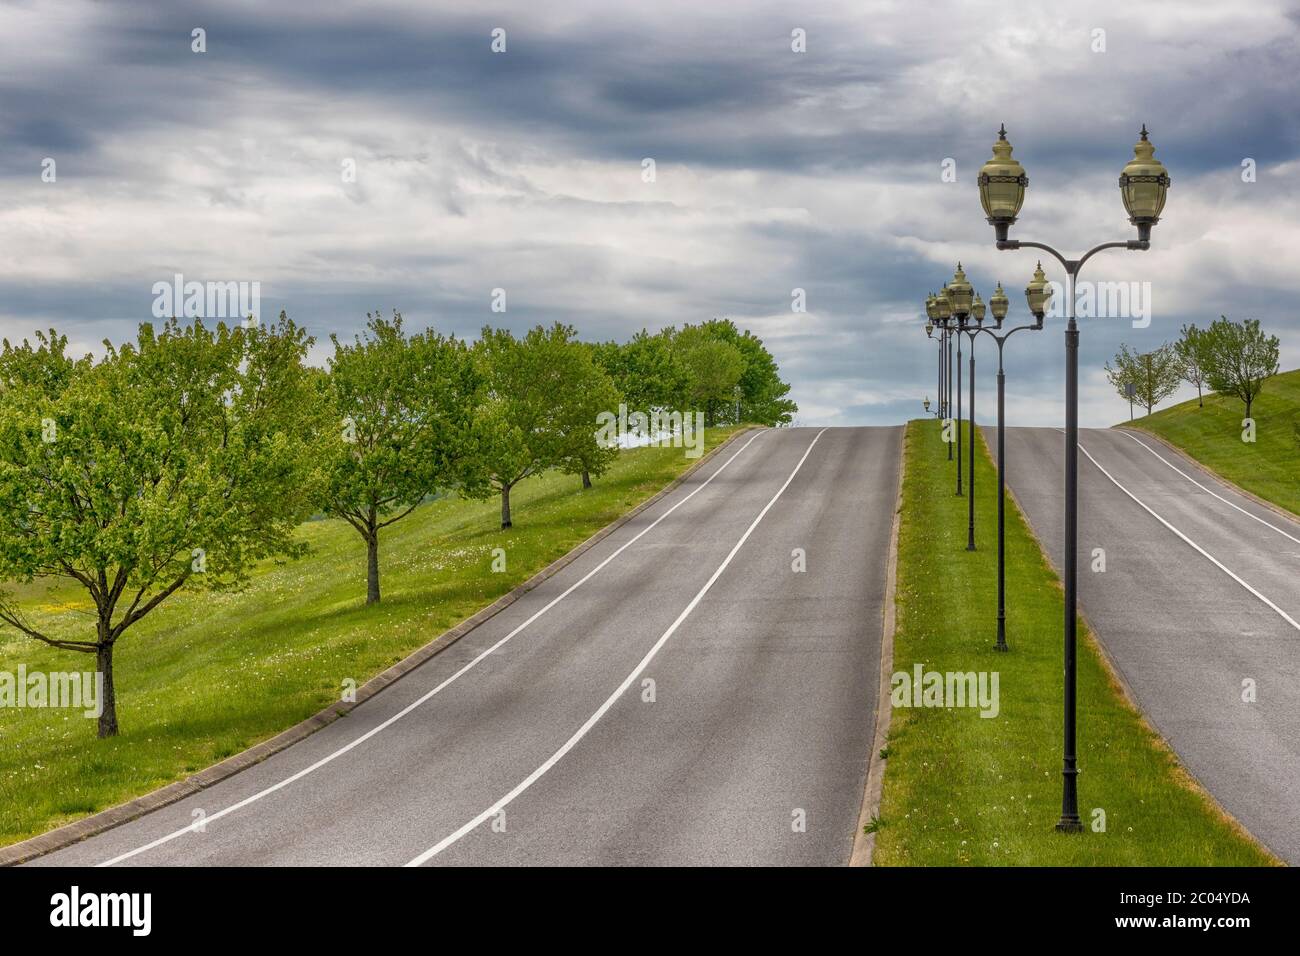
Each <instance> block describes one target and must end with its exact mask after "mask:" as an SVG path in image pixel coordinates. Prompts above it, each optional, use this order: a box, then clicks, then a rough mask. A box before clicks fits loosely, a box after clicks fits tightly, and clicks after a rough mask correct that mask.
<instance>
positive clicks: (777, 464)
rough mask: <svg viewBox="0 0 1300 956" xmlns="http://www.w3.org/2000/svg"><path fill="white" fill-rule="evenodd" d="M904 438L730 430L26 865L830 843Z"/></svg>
mask: <svg viewBox="0 0 1300 956" xmlns="http://www.w3.org/2000/svg"><path fill="white" fill-rule="evenodd" d="M901 442H902V429H901V428H855V429H827V430H818V429H803V428H798V429H779V430H767V431H763V432H760V433H757V434H756V435H754V436H753V437H752V438H751V437H742V438H740V439H739V440H738V441H737V442H735V443H733V444H732V445H731V446H730V447H728V448H727V449H724V450H723V452H722V453H721V454H720V455H718V456H715V457H714V458H713V459H711V460H710V461H709V462H708V463H707V464H706V465H705V467H704V468H702V469H701V470H700V471H698V472H696V473H695V474H694V475H693V476H692V477H691V478H690V479H689V480H687V481H686V482H685V483H684V484H683V485H682V486H680V487H679V488H677V489H676V490H675V491H674V492H673V493H672V494H670V495H667V496H665V498H663V499H661V500H660V501H659V502H657V503H656V504H655V505H654V506H653V507H651V508H649V509H647V510H646V511H645V512H642V513H641V514H640V515H638V516H637V517H636V518H635V519H633V520H632V521H630V522H629V523H628V524H626V525H624V526H623V527H622V528H620V529H618V531H616V532H615V533H614V534H612V535H611V536H609V537H608V538H606V539H605V540H603V541H601V542H600V543H599V544H597V545H596V546H595V547H593V548H592V549H591V550H589V551H587V552H586V553H585V554H583V555H582V556H581V557H579V558H578V559H577V560H576V561H575V562H574V563H573V564H571V565H569V566H568V567H566V568H565V569H564V570H562V571H561V572H559V573H558V574H556V575H555V576H553V577H552V578H550V579H548V580H547V581H546V582H545V583H543V584H542V585H540V586H539V587H538V588H536V589H535V590H534V591H532V592H530V593H529V594H527V595H526V596H524V597H523V598H522V599H520V600H519V601H517V602H515V603H514V604H512V605H511V606H509V607H508V608H506V609H505V610H504V611H502V612H501V613H500V614H498V615H496V616H495V617H493V618H492V619H491V620H489V621H487V622H486V623H485V624H484V625H482V626H481V627H479V628H478V629H476V630H475V631H473V632H472V633H470V634H468V635H466V636H465V637H464V638H462V639H461V640H460V641H459V642H458V643H456V644H455V645H453V646H452V647H451V648H449V649H448V650H447V651H445V652H444V653H442V654H440V655H438V656H436V657H434V658H432V659H431V660H430V661H429V662H428V663H426V664H425V665H423V666H422V667H420V668H418V669H416V670H415V671H413V672H411V673H410V674H408V675H407V676H405V677H403V678H402V679H401V680H399V681H398V682H396V683H395V684H394V685H393V686H391V687H390V688H388V689H386V690H385V691H383V692H382V693H380V694H378V695H377V696H376V697H374V698H372V699H370V700H369V701H367V702H365V703H364V704H362V705H361V706H360V707H358V708H357V709H356V710H354V711H352V712H351V714H350V715H349V716H347V717H346V718H344V719H341V720H338V721H336V722H335V723H333V724H331V725H330V726H328V727H326V728H325V729H324V730H322V731H320V732H318V733H316V734H314V735H313V736H311V737H309V738H307V739H306V740H305V741H303V742H302V743H299V744H297V745H295V746H293V747H290V748H289V749H287V750H285V751H283V752H281V753H279V754H277V755H276V756H274V757H272V758H270V759H269V760H267V761H265V762H264V763H262V764H259V765H257V766H255V767H252V768H251V769H249V770H246V771H244V772H242V773H240V774H237V775H236V776H234V777H231V778H230V779H228V780H226V781H224V782H222V783H220V784H218V785H216V786H214V787H212V788H211V789H209V790H206V791H204V792H202V793H199V794H197V795H194V796H192V797H189V798H186V799H185V800H182V801H180V802H178V803H175V804H172V805H171V806H169V807H165V808H163V809H161V810H159V811H156V812H154V813H152V814H149V815H148V816H146V817H142V818H141V819H139V820H136V821H134V822H132V823H129V824H126V825H124V826H121V827H118V828H117V829H114V830H110V831H108V832H106V833H103V834H100V835H99V836H97V837H95V838H93V839H90V840H87V841H85V842H83V843H79V844H76V845H74V846H72V847H69V848H67V849H64V850H61V851H58V852H56V853H53V854H50V855H48V856H46V857H43V858H41V859H39V860H37V861H35V862H36V864H41V865H55V864H57V865H93V864H105V863H112V864H114V865H272V864H275V865H347V864H364V865H386V866H400V865H405V864H418V865H423V864H429V865H434V864H480V865H498V864H841V863H845V862H846V861H847V860H848V857H849V853H850V850H851V847H852V842H853V836H854V831H855V829H856V825H857V819H858V813H859V810H860V807H861V803H862V796H863V788H864V782H865V777H866V772H867V763H868V759H869V756H870V751H871V746H872V736H873V733H874V729H875V728H874V719H875V717H874V715H875V708H876V697H877V687H878V681H879V654H880V638H881V619H882V616H881V611H882V602H883V598H884V590H885V570H886V568H885V564H886V556H887V553H888V544H889V535H890V527H891V521H892V516H893V510H894V502H895V495H896V489H897V476H898V468H899V462H900V455H901ZM794 549H803V551H804V553H805V554H806V563H807V571H806V572H805V573H795V572H793V571H792V567H791V565H792V561H793V560H795V559H794V558H793V557H792V552H793V551H794ZM647 681H651V682H653V683H652V684H651V683H647ZM649 698H653V701H652V702H651V701H650V700H649ZM800 819H804V820H806V832H799V829H798V828H797V827H796V826H793V825H792V824H794V823H796V822H797V821H798V820H800ZM196 820H200V821H206V822H205V823H204V827H203V832H196V831H195V829H194V828H193V824H194V823H195V821H196Z"/></svg>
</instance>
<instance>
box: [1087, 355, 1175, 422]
mask: <svg viewBox="0 0 1300 956" xmlns="http://www.w3.org/2000/svg"><path fill="white" fill-rule="evenodd" d="M1111 362H1113V363H1114V367H1113V368H1112V367H1111ZM1111 362H1107V363H1106V378H1107V380H1108V381H1109V382H1110V383H1111V384H1112V385H1114V386H1115V390H1116V391H1117V392H1119V394H1120V395H1122V396H1124V398H1126V399H1129V400H1130V401H1131V400H1132V398H1136V399H1137V402H1138V404H1140V405H1143V406H1145V407H1146V410H1147V414H1148V415H1150V414H1151V411H1152V409H1154V408H1155V407H1156V405H1158V404H1160V402H1162V401H1164V400H1165V399H1166V398H1168V397H1169V396H1170V395H1172V394H1173V393H1174V392H1176V391H1177V390H1178V386H1179V384H1180V383H1181V382H1182V372H1181V371H1180V366H1179V363H1178V357H1177V356H1176V355H1175V354H1174V350H1173V349H1172V348H1171V347H1170V346H1168V345H1162V346H1160V347H1159V348H1158V349H1156V350H1154V351H1152V352H1137V351H1132V350H1130V349H1129V347H1128V346H1127V345H1121V346H1120V349H1119V351H1118V352H1117V353H1116V354H1115V357H1114V358H1113V359H1112V360H1111ZM1130 383H1131V384H1132V385H1133V387H1134V393H1133V396H1132V397H1131V398H1130V396H1129V394H1128V389H1127V386H1128V385H1129V384H1130Z"/></svg>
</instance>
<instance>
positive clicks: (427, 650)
mask: <svg viewBox="0 0 1300 956" xmlns="http://www.w3.org/2000/svg"><path fill="white" fill-rule="evenodd" d="M759 427H760V426H756V425H751V426H749V427H746V428H742V429H740V430H739V431H737V432H735V433H733V434H731V435H728V436H727V438H726V439H725V440H724V441H723V442H722V443H721V444H719V445H718V446H717V447H716V448H713V449H711V450H710V451H709V452H708V453H707V454H705V455H703V456H702V457H701V458H700V460H699V461H697V462H695V463H694V464H693V465H691V466H690V467H689V468H687V469H686V470H685V471H684V472H682V473H681V474H680V475H678V476H677V477H676V478H674V479H673V480H672V481H670V482H669V483H668V484H666V485H665V486H664V487H663V488H661V489H660V490H659V491H657V492H656V493H655V494H653V495H651V496H650V497H649V498H647V499H646V500H645V501H642V502H641V503H640V504H638V505H637V506H636V507H634V508H633V509H632V510H630V511H628V512H627V513H626V514H623V515H622V516H620V517H618V518H616V519H614V521H612V522H610V523H609V524H607V525H606V526H605V527H603V528H601V529H600V530H599V531H597V532H596V533H595V534H593V535H592V536H591V537H590V538H587V540H585V541H583V542H582V543H581V544H579V545H578V546H577V547H575V548H574V549H573V550H571V551H569V552H568V553H567V554H565V555H563V556H562V557H560V558H557V559H556V560H554V561H552V562H551V563H550V564H548V565H547V566H546V567H544V568H542V569H541V570H540V571H538V572H537V573H536V574H534V575H533V576H532V577H531V578H529V579H528V580H527V581H525V582H523V583H522V584H519V585H517V586H515V587H514V588H512V589H511V590H510V591H508V592H506V593H505V594H503V595H502V596H501V597H499V598H497V599H496V600H495V601H493V602H492V603H491V604H489V605H488V606H487V607H485V608H482V609H480V610H479V611H477V612H476V613H474V614H473V615H471V616H470V617H467V618H466V619H465V620H463V621H461V622H460V623H459V624H457V625H456V626H455V627H453V628H451V629H450V630H447V631H444V632H443V633H441V634H439V635H438V636H437V637H435V638H434V639H433V640H431V641H430V642H429V643H427V644H425V645H424V646H422V647H420V648H419V649H418V650H415V651H413V652H412V653H411V654H409V655H407V656H406V657H405V658H403V659H402V660H400V661H398V662H397V663H396V664H394V665H393V666H391V667H389V668H387V669H386V670H384V671H382V672H381V673H379V674H376V675H375V676H374V677H372V678H371V679H370V680H368V681H366V683H364V684H362V685H361V687H359V688H357V693H356V700H355V701H353V702H344V701H336V702H335V703H333V704H330V705H329V706H328V707H326V708H325V709H323V710H320V711H318V712H317V713H315V714H313V715H312V716H310V717H308V718H307V719H306V720H303V721H301V722H299V723H297V724H294V725H293V726H292V727H290V728H288V729H287V730H284V731H281V732H280V733H279V734H277V735H275V736H274V737H271V738H270V739H268V740H264V741H262V742H261V743H260V744H256V745H254V746H252V747H250V748H248V749H247V750H244V751H242V752H240V753H237V754H235V755H234V756H232V757H227V758H226V759H225V760H223V761H221V762H220V763H216V764H213V765H212V766H210V767H207V768H205V769H203V770H200V771H199V772H198V773H196V774H193V775H191V776H189V777H186V778H185V779H184V780H178V781H176V782H175V783H170V784H168V785H167V786H165V787H161V788H159V789H157V790H154V791H152V792H151V793H147V794H145V795H144V796H141V797H136V798H135V799H133V800H129V801H127V802H126V803H121V804H118V805H117V806H115V807H110V808H109V809H107V810H101V811H100V812H99V813H95V814H92V815H91V816H88V817H85V818H83V819H81V820H77V821H75V822H73V823H69V824H65V825H64V826H61V827H57V828H55V829H53V830H49V831H47V832H45V833H42V834H40V835H39V836H34V837H31V838H30V839H27V840H23V841H22V842H21V843H14V844H11V845H9V846H7V847H0V866H15V865H17V864H20V863H26V862H28V861H30V860H34V859H36V858H37V857H40V856H44V855H45V854H47V853H52V852H54V851H55V850H61V849H64V848H65V847H69V846H72V845H73V844H74V843H80V842H81V841H82V840H86V839H88V838H90V837H92V836H97V835H98V834H100V833H103V832H105V831H107V830H111V829H113V828H114V827H119V826H121V825H122V824H124V823H129V822H131V821H132V820H137V819H139V818H140V817H142V816H144V815H145V814H148V813H152V812H153V811H154V810H159V809H161V808H162V807H165V806H168V805H169V804H172V803H176V802H177V801H178V800H183V799H184V798H185V797H188V796H191V795H192V794H195V793H198V792H199V791H201V790H206V789H207V788H208V787H211V786H212V785H213V784H216V783H219V782H221V781H222V780H226V779H228V778H230V777H233V776H234V775H235V774H237V773H239V772H241V771H243V770H247V769H248V768H249V767H252V766H255V765H256V764H259V763H261V762H262V761H264V760H266V759H267V758H268V757H271V756H274V755H275V754H277V753H279V752H280V751H282V750H285V749H287V748H288V747H291V746H292V745H294V744H296V743H299V742H300V741H302V740H305V739H306V738H307V737H310V736H311V735H312V734H314V733H315V732H316V731H318V730H320V729H321V728H322V727H326V726H328V725H330V724H332V723H333V722H334V721H335V720H337V719H338V718H339V717H342V716H343V715H345V714H347V713H348V712H349V711H351V710H353V709H355V708H356V707H358V706H360V705H361V704H363V703H365V702H366V701H367V700H369V699H370V698H372V697H374V696H375V695H376V694H378V693H379V692H380V691H382V690H384V689H385V688H386V687H388V686H389V685H390V684H392V683H393V682H394V681H397V680H399V679H400V678H402V677H404V676H406V675H407V674H409V673H410V672H411V671H413V670H415V669H416V668H417V667H419V666H420V665H421V664H423V663H425V662H426V661H428V660H429V659H430V658H432V657H435V656H437V655H438V654H441V653H442V652H443V651H445V650H446V649H447V648H448V647H451V645H453V644H455V643H456V642H457V641H459V640H460V639H461V638H462V637H464V636H465V635H466V634H468V633H470V632H471V631H473V630H474V629H475V628H477V627H478V626H479V625H480V624H482V623H483V622H485V621H487V620H489V619H491V618H493V617H495V616H496V615H497V614H499V613H500V612H501V611H503V610H505V609H506V608H507V607H509V606H510V605H511V604H514V603H515V602H516V601H518V600H519V599H520V598H521V597H523V596H524V595H525V594H527V593H528V592H529V591H532V590H533V589H534V588H536V587H537V586H538V585H539V584H541V583H542V582H543V581H545V580H547V579H548V578H550V577H553V576H554V575H555V574H557V573H558V572H560V571H561V570H563V569H564V568H566V567H568V566H569V565H570V564H572V563H573V562H574V561H576V560H577V559H578V558H579V557H581V556H582V555H583V554H585V553H586V552H587V551H589V550H591V548H593V547H595V546H596V545H597V544H599V543H600V542H601V541H603V540H604V539H605V538H607V537H609V536H610V535H611V534H613V533H614V532H615V531H617V530H618V529H619V528H621V527H622V526H623V525H625V524H627V523H628V522H629V521H631V520H632V519H633V518H635V517H636V516H637V515H639V514H640V513H641V512H643V511H645V510H646V509H647V508H649V507H650V506H651V505H653V504H655V503H656V502H658V501H659V500H660V499H662V498H663V497H664V496H665V495H667V494H669V493H670V492H672V491H674V490H676V489H677V488H678V487H679V486H680V485H681V484H682V483H683V482H685V481H686V479H688V478H689V477H690V476H691V475H693V474H695V472H697V471H698V470H699V469H700V468H702V467H703V466H704V464H705V463H706V462H707V461H709V460H710V459H712V458H713V457H714V456H716V455H717V454H718V453H719V452H721V451H722V450H723V449H724V448H727V447H728V446H730V445H731V444H733V443H734V442H735V441H736V439H738V438H740V437H741V436H742V435H747V434H749V433H750V432H751V431H754V430H755V429H758V428H759Z"/></svg>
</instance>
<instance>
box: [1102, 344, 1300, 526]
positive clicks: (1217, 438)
mask: <svg viewBox="0 0 1300 956" xmlns="http://www.w3.org/2000/svg"><path fill="white" fill-rule="evenodd" d="M1245 408H1246V407H1245V406H1244V405H1243V404H1242V403H1241V400H1240V399H1237V398H1230V397H1228V396H1224V395H1206V396H1205V407H1204V408H1201V407H1199V406H1198V405H1197V402H1196V399H1192V400H1191V401H1190V402H1183V403H1182V404H1181V405H1174V406H1173V407H1172V408H1166V409H1163V410H1161V411H1158V412H1156V413H1155V414H1154V415H1150V416H1147V417H1144V418H1139V419H1137V420H1136V421H1135V422H1133V423H1132V425H1133V427H1135V428H1142V429H1145V430H1146V431H1149V432H1153V433H1154V434H1156V435H1159V436H1160V437H1161V438H1163V439H1164V440H1165V441H1167V442H1170V443H1171V444H1174V445H1177V446H1178V447H1179V448H1181V449H1182V450H1183V451H1185V452H1187V454H1189V455H1191V456H1192V457H1193V458H1195V459H1196V460H1197V461H1199V462H1200V463H1201V464H1203V465H1205V466H1206V467H1207V468H1209V469H1210V470H1211V471H1214V472H1217V473H1218V474H1220V475H1222V476H1223V477H1224V478H1226V479H1228V480H1229V481H1231V482H1233V483H1234V484H1236V485H1237V486H1238V487H1241V488H1245V489H1246V490H1247V491H1249V492H1251V493H1252V494H1256V495H1259V497H1261V498H1264V499H1265V500H1267V501H1271V502H1273V503H1274V504H1275V505H1280V506H1281V507H1283V508H1286V509H1287V510H1288V511H1290V512H1291V513H1292V514H1300V370H1297V371H1293V372H1283V373H1282V374H1281V375H1274V376H1273V377H1272V378H1270V379H1268V380H1267V381H1266V382H1265V383H1264V390H1263V391H1262V392H1261V393H1260V395H1259V398H1257V399H1256V400H1255V403H1254V407H1253V408H1252V409H1251V417H1252V418H1254V419H1255V440H1254V441H1253V442H1245V441H1242V440H1241V434H1242V426H1241V422H1242V419H1243V418H1245V415H1246V410H1245ZM1124 424H1126V425H1127V424H1129V423H1128V422H1125V423H1124Z"/></svg>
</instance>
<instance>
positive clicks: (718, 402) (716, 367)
mask: <svg viewBox="0 0 1300 956" xmlns="http://www.w3.org/2000/svg"><path fill="white" fill-rule="evenodd" d="M674 348H676V349H677V350H679V352H680V354H681V357H682V364H683V365H684V366H685V368H686V373H687V375H686V378H687V395H688V397H689V400H690V402H691V404H692V405H693V406H694V407H696V408H701V407H702V408H703V410H704V423H705V425H716V424H717V423H718V410H719V409H720V408H723V407H725V406H726V405H727V404H728V403H730V402H732V401H734V400H735V388H736V385H737V384H739V382H740V378H741V376H742V375H744V374H745V356H744V354H743V353H742V352H741V351H740V349H739V348H737V347H736V346H734V345H732V344H731V343H730V342H724V341H721V340H720V339H716V338H713V337H712V336H711V335H710V334H709V332H708V330H706V329H704V328H702V327H698V326H696V327H688V328H685V329H683V330H682V331H681V332H679V333H678V335H677V339H676V341H675V342H674Z"/></svg>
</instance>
